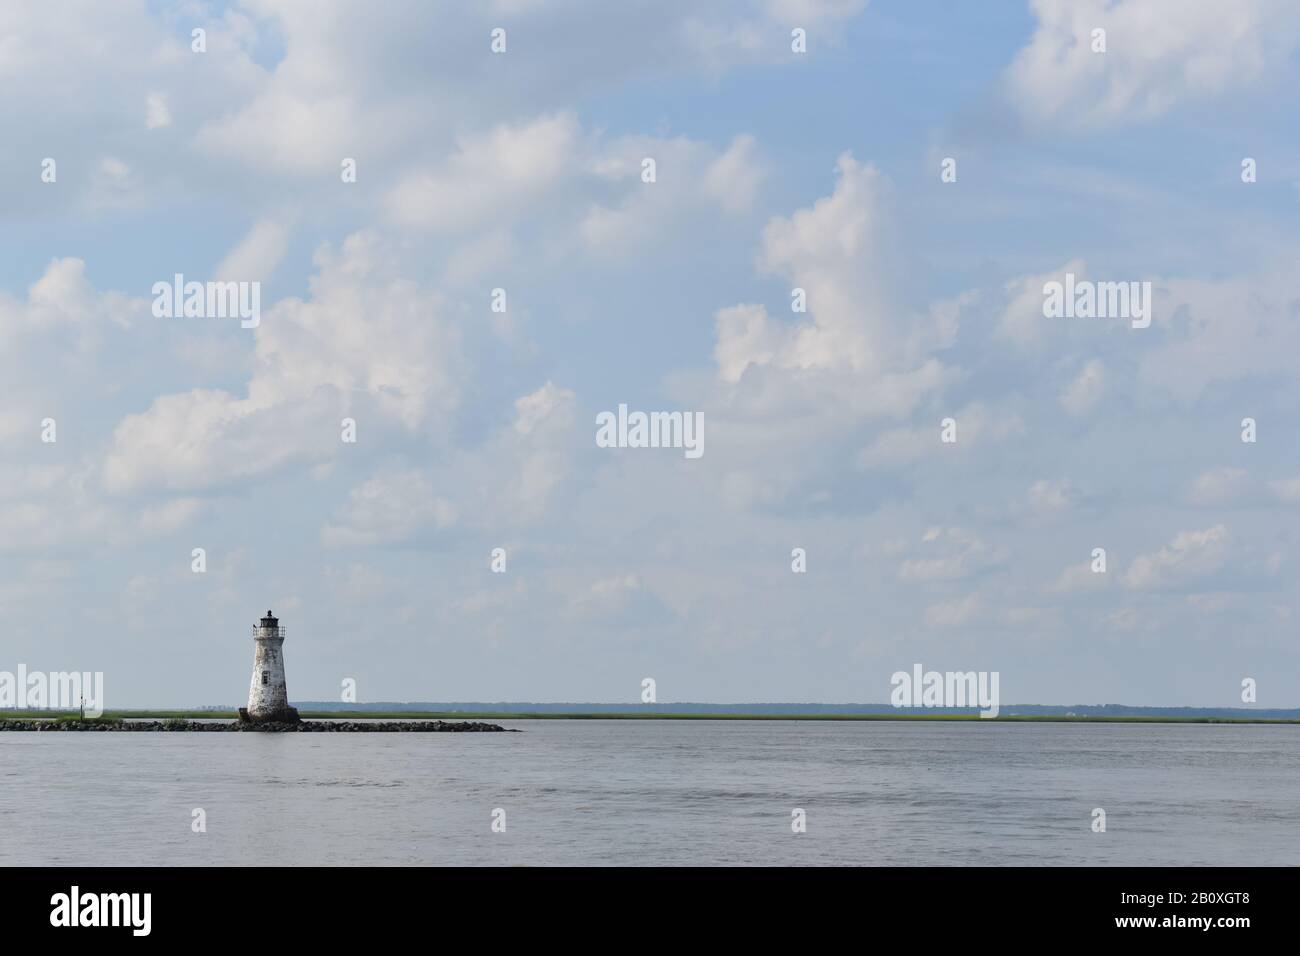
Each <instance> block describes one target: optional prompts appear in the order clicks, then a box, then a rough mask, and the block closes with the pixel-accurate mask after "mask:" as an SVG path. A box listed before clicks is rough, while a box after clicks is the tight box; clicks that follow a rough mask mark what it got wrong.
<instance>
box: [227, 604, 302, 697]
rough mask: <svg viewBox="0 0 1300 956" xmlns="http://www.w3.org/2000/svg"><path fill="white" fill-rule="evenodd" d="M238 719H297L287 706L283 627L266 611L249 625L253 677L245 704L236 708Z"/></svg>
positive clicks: (287, 691) (287, 692)
mask: <svg viewBox="0 0 1300 956" xmlns="http://www.w3.org/2000/svg"><path fill="white" fill-rule="evenodd" d="M239 719H240V720H252V721H268V720H276V721H289V722H295V721H297V720H298V711H297V710H295V709H294V708H292V707H290V706H289V690H288V687H287V686H286V685H285V682H284V628H282V627H281V626H280V621H279V619H278V618H276V617H275V616H274V615H273V614H271V612H270V611H267V612H266V617H264V618H262V620H261V621H260V622H258V624H257V626H256V627H254V628H253V680H252V683H250V684H249V686H248V706H247V707H241V708H239Z"/></svg>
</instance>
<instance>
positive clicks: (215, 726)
mask: <svg viewBox="0 0 1300 956" xmlns="http://www.w3.org/2000/svg"><path fill="white" fill-rule="evenodd" d="M301 716H302V718H303V721H302V722H303V723H306V724H327V725H329V726H328V727H310V728H306V727H301V726H299V727H298V730H299V732H312V731H317V730H335V729H336V728H338V727H339V726H340V725H344V724H346V725H348V729H347V730H346V731H344V732H354V733H366V732H372V733H373V732H376V731H380V732H383V731H388V732H394V731H403V730H406V731H411V730H414V731H421V730H426V731H436V730H442V731H444V732H454V731H474V730H493V731H501V730H506V729H507V728H504V727H499V726H497V725H495V724H483V723H482V721H483V720H510V721H523V720H731V721H734V720H796V721H894V722H909V721H921V722H935V721H938V722H951V721H956V722H963V721H964V722H971V721H974V722H976V723H980V724H999V723H1001V724H1007V723H1030V724H1033V723H1039V724H1042V723H1048V724H1051V723H1060V724H1283V725H1296V724H1300V718H1293V717H1236V716H1232V717H1229V716H1175V715H1158V716H1147V715H1136V714H1134V715H1114V714H1106V715H1103V714H1000V715H999V716H997V717H980V716H979V714H977V713H957V714H951V713H949V714H935V713H928V714H916V713H910V714H909V713H880V714H779V713H778V714H762V713H753V714H734V713H644V712H639V713H638V712H628V711H624V712H621V713H620V712H609V713H605V712H598V711H593V712H579V711H574V712H567V713H566V712H561V713H539V712H531V711H521V712H512V711H499V712H496V711H491V712H489V711H484V712H479V711H473V712H468V711H391V710H387V711H351V710H348V711H303V712H302V713H301ZM236 718H237V715H236V714H234V713H226V712H223V711H165V710H122V711H108V712H106V713H105V714H104V715H103V717H101V718H97V720H98V721H100V722H111V721H119V720H121V721H131V722H134V723H137V724H139V723H147V722H151V721H152V722H155V723H169V722H172V721H178V720H179V721H183V722H185V721H189V722H193V721H201V722H202V723H201V724H200V725H199V726H195V727H192V728H179V729H192V730H238V729H241V728H240V727H239V726H235V727H228V726H226V725H225V724H223V723H220V722H221V721H230V722H231V723H234V724H238V720H237V719H236ZM469 718H475V719H473V720H471V719H469ZM55 720H62V721H64V722H73V723H75V722H77V715H76V714H75V713H72V714H64V713H57V712H49V711H47V712H44V713H41V712H33V711H19V712H11V713H10V714H0V731H3V730H19V729H25V730H39V729H41V728H38V727H23V728H19V727H9V726H6V725H8V724H11V723H15V722H17V723H50V722H53V721H55ZM91 722H92V719H91V718H87V719H86V721H85V723H87V724H89V723H91ZM412 724H417V725H426V724H442V725H443V726H442V727H440V728H433V727H422V726H410V725H412ZM352 725H355V726H352ZM259 726H261V727H262V728H263V729H281V730H290V731H292V730H293V729H294V725H291V724H284V725H280V724H275V725H257V724H249V725H244V726H243V727H242V729H244V730H248V731H256V730H257V729H258V728H259ZM74 729H75V728H74ZM83 729H90V728H83ZM128 729H136V730H138V729H145V730H155V729H157V730H162V729H165V728H163V727H161V726H159V727H148V728H138V727H133V728H128Z"/></svg>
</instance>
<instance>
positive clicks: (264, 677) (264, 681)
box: [262, 671, 266, 687]
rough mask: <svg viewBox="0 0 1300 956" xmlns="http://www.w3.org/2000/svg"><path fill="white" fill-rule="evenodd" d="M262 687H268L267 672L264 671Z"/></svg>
mask: <svg viewBox="0 0 1300 956" xmlns="http://www.w3.org/2000/svg"><path fill="white" fill-rule="evenodd" d="M262 686H263V687H265V686H266V671H262Z"/></svg>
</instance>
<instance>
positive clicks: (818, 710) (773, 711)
mask: <svg viewBox="0 0 1300 956" xmlns="http://www.w3.org/2000/svg"><path fill="white" fill-rule="evenodd" d="M294 706H296V707H297V708H298V709H299V710H302V711H339V712H348V711H366V712H376V711H407V712H422V711H429V712H431V713H443V714H445V713H465V714H720V715H723V714H726V715H738V716H744V715H777V714H789V715H791V716H818V715H825V716H833V715H841V714H843V715H853V714H865V715H870V714H893V715H899V714H916V715H923V714H933V715H935V716H940V715H956V714H977V713H979V708H976V707H893V706H891V705H890V704H788V703H787V704H763V703H756V704H700V703H674V704H592V703H584V702H577V701H575V702H572V703H559V704H534V703H526V702H520V701H497V702H483V701H447V702H433V701H376V702H373V703H361V704H342V703H339V702H338V701H331V700H302V701H295V702H294ZM1001 716H1003V717H1068V716H1073V717H1150V718H1170V717H1173V718H1197V717H1210V718H1213V717H1235V718H1238V719H1242V718H1244V719H1252V718H1253V719H1256V720H1260V719H1267V720H1297V719H1300V708H1296V709H1291V710H1278V709H1272V710H1270V709H1265V708H1256V707H1249V708H1248V707H1133V706H1129V705H1128V704H1074V705H1070V706H1057V705H1052V704H1012V705H1003V706H1002V709H1001Z"/></svg>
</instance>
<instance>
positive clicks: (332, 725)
mask: <svg viewBox="0 0 1300 956" xmlns="http://www.w3.org/2000/svg"><path fill="white" fill-rule="evenodd" d="M0 731H9V732H11V733H24V732H29V733H30V732H48V733H67V732H71V733H144V734H147V733H187V732H189V733H231V732H233V733H262V734H282V733H290V734H292V733H299V734H308V733H327V734H338V733H343V734H347V733H359V734H374V733H381V734H382V733H512V732H513V733H518V731H509V730H507V729H506V728H505V727H500V726H498V725H496V724H488V723H483V722H482V721H477V720H462V721H444V720H402V721H395V720H379V721H359V720H303V721H299V722H297V723H280V722H275V721H266V722H260V723H259V722H246V721H238V720H232V721H218V720H184V719H180V718H173V719H170V720H122V719H118V718H112V719H104V718H88V719H86V720H77V719H72V720H69V719H66V718H64V719H51V718H41V719H34V720H23V719H16V718H5V719H0Z"/></svg>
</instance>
